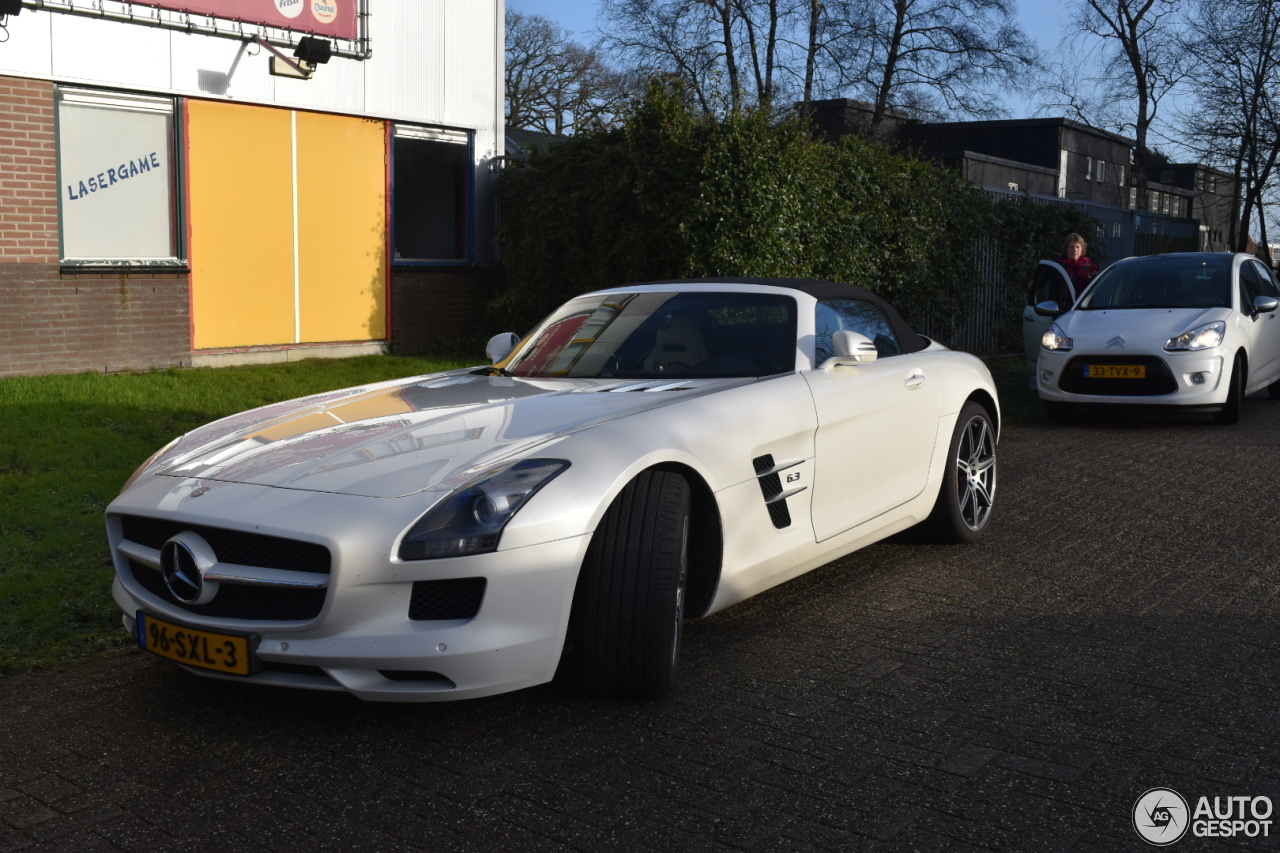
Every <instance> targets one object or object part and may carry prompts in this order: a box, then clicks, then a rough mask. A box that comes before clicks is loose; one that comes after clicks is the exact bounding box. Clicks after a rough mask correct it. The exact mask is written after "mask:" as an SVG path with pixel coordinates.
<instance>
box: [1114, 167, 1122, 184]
mask: <svg viewBox="0 0 1280 853" xmlns="http://www.w3.org/2000/svg"><path fill="white" fill-rule="evenodd" d="M1116 186H1118V187H1122V186H1124V166H1116Z"/></svg>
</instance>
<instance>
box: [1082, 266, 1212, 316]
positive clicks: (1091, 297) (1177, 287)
mask: <svg viewBox="0 0 1280 853" xmlns="http://www.w3.org/2000/svg"><path fill="white" fill-rule="evenodd" d="M1230 307H1231V257H1230V256H1229V255H1224V256H1219V255H1200V256H1195V255H1183V256H1171V257H1152V258H1143V259H1141V260H1136V261H1132V262H1128V263H1120V264H1116V265H1115V266H1113V267H1111V269H1109V270H1107V271H1106V272H1105V273H1103V274H1102V275H1101V276H1099V277H1098V280H1097V281H1096V282H1094V285H1093V287H1091V288H1089V292H1088V293H1086V294H1085V296H1084V298H1083V299H1081V300H1080V304H1079V305H1077V306H1076V308H1077V309H1079V310H1082V311H1100V310H1103V309H1107V308H1230Z"/></svg>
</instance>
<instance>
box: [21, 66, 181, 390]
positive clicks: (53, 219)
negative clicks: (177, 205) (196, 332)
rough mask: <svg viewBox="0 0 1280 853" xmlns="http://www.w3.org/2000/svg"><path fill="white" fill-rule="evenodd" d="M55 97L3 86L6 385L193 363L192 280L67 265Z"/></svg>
mask: <svg viewBox="0 0 1280 853" xmlns="http://www.w3.org/2000/svg"><path fill="white" fill-rule="evenodd" d="M53 95H54V91H53V84H52V83H48V82H45V81H40V80H21V79H16V78H10V77H0V341H3V346H0V377H5V376H18V375H23V374H36V373H74V372H78V371H87V370H102V371H116V370H128V369H145V368H150V367H168V366H172V365H178V364H190V363H191V316H190V297H189V289H190V288H189V282H188V277H187V275H185V274H173V273H164V274H151V273H140V274H124V275H121V274H118V273H113V274H96V273H72V272H63V270H62V268H61V267H60V266H59V261H60V258H59V251H58V183H57V181H58V178H57V174H58V173H57V148H56V144H55V139H54V97H53Z"/></svg>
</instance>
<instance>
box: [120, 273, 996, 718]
mask: <svg viewBox="0 0 1280 853" xmlns="http://www.w3.org/2000/svg"><path fill="white" fill-rule="evenodd" d="M489 355H490V358H491V359H492V360H493V362H494V363H493V364H492V365H490V366H486V367H481V368H479V369H468V370H456V371H450V372H447V373H438V374H433V375H430V376H417V377H413V378H411V379H402V380H397V381H394V382H384V383H380V384H377V385H370V386H366V387H361V388H350V389H347V390H344V391H336V392H333V393H327V394H320V395H316V396H313V397H307V398H304V399H301V400H294V401H290V402H286V403H279V404H276V405H272V406H266V407H264V408H261V409H256V410H254V411H251V412H246V413H244V414H241V415H235V416H233V417H230V418H226V419H223V420H220V421H217V422H215V423H212V424H209V425H207V426H204V427H201V428H200V429H197V430H195V431H193V432H190V433H188V434H187V435H184V436H181V437H180V438H178V439H176V440H175V441H173V442H172V443H171V444H169V445H168V446H167V447H165V448H163V449H161V450H160V451H159V452H157V453H156V454H155V456H153V457H152V458H151V459H149V460H147V462H145V463H144V464H143V465H142V466H141V467H140V468H139V469H138V471H137V472H136V473H135V474H134V475H133V477H132V478H130V480H129V482H128V483H127V484H126V485H125V487H124V490H123V491H122V492H121V494H120V496H119V497H118V498H117V499H116V500H115V501H113V502H112V504H111V505H110V506H109V507H108V508H107V530H108V534H109V537H110V544H111V553H112V555H113V557H114V560H115V567H116V580H115V583H114V587H113V593H114V597H115V600H116V602H117V603H118V604H119V606H120V607H121V609H122V610H123V611H124V624H125V627H126V628H127V629H128V630H129V631H130V632H132V634H133V635H134V636H135V637H136V639H137V642H138V644H139V645H140V646H141V647H142V648H144V649H146V650H148V651H150V652H153V653H155V654H157V655H161V656H163V657H165V658H168V659H170V660H172V661H175V662H176V663H177V664H179V665H181V666H183V667H185V668H186V669H188V670H190V671H191V672H193V673H197V674H200V675H207V676H213V677H219V678H228V679H241V680H244V681H248V682H253V683H260V684H273V685H284V686H290V687H299V688H311V689H317V690H341V691H348V692H350V693H352V694H354V695H356V696H359V697H361V698H364V699H374V700H398V701H435V700H447V699H463V698H469V697H477V696H486V695H490V694H494V693H500V692H503V691H508V690H516V689H519V688H522V687H528V686H530V685H535V684H540V683H543V682H547V681H549V680H551V678H552V677H553V676H554V675H555V674H556V672H557V669H558V668H560V669H561V670H562V672H563V673H564V676H563V677H564V678H566V679H572V680H573V681H575V682H576V683H577V684H579V685H581V686H582V687H584V688H586V689H589V690H594V691H598V692H602V693H606V694H610V695H619V696H639V697H657V696H662V695H664V694H666V693H667V692H668V691H669V690H670V689H671V688H672V686H673V684H674V683H675V678H676V668H677V662H678V658H679V653H680V636H681V623H682V620H684V619H687V618H696V617H701V616H706V615H707V614H710V613H715V612H716V611H718V610H722V609H724V608H726V607H729V606H730V605H732V604H734V603H735V602H738V601H742V600H743V599H745V598H747V597H748V596H751V595H754V594H756V593H758V592H760V591H762V590H765V589H768V588H769V587H772V586H774V585H776V584H780V583H782V582H784V581H786V580H788V579H790V578H793V577H796V576H797V575H799V574H801V573H803V572H807V571H809V570H810V569H813V568H815V567H817V566H821V565H823V564H824V563H827V562H829V561H831V560H834V559H836V558H838V557H841V556H843V555H845V554H848V553H850V552H851V551H854V550H856V549H858V548H861V547H863V546H864V545H868V544H870V543H873V542H876V541H878V540H880V539H884V538H885V537H887V536H890V535H892V534H894V533H897V532H899V531H902V530H905V529H907V528H909V527H913V526H915V525H922V527H923V529H924V530H926V531H927V532H928V533H929V534H930V536H931V537H933V538H935V539H941V540H949V541H961V542H965V541H972V540H974V539H976V538H977V537H979V536H981V535H982V534H983V533H984V532H985V531H986V530H987V528H988V526H989V524H990V521H991V512H992V506H993V499H994V497H995V492H996V443H997V439H998V432H999V424H1000V409H999V404H998V401H997V396H996V389H995V385H994V384H993V382H992V380H991V375H990V373H989V372H988V371H987V368H986V367H985V366H984V365H983V363H982V362H981V361H979V360H978V359H977V358H974V357H973V356H971V355H966V354H964V353H958V352H953V351H951V350H948V349H947V348H946V347H944V346H942V345H940V344H938V343H936V342H933V341H930V340H929V339H928V338H925V337H923V336H921V335H918V334H916V333H915V332H913V331H912V330H911V329H910V328H908V326H907V325H906V324H905V323H904V322H903V321H902V319H901V317H900V316H899V315H898V313H897V311H895V310H894V309H893V307H892V306H890V305H889V304H888V303H886V302H885V301H884V300H882V299H880V298H879V297H877V296H875V295H874V294H872V293H870V292H869V291H866V290H864V289H861V288H859V287H855V286H853V285H847V284H833V283H830V282H821V281H798V280H790V279H732V280H729V279H724V280H718V279H716V280H712V279H702V280H697V281H668V282H657V283H651V284H644V285H634V286H632V285H629V286H626V287H620V288H616V289H611V290H602V291H599V292H595V293H589V294H586V295H584V296H579V297H577V298H576V299H572V300H570V301H569V302H567V303H566V304H565V305H564V306H563V307H561V308H560V309H558V310H557V311H555V312H554V313H553V314H551V316H549V317H548V318H547V319H546V320H544V321H543V322H542V323H541V324H539V325H538V326H537V327H536V328H535V329H534V330H533V331H532V332H530V333H529V334H528V335H526V336H525V337H524V338H523V339H520V340H517V338H516V336H515V335H509V334H508V335H498V336H496V337H495V338H494V339H493V340H492V341H490V344H489Z"/></svg>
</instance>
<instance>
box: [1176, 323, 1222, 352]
mask: <svg viewBox="0 0 1280 853" xmlns="http://www.w3.org/2000/svg"><path fill="white" fill-rule="evenodd" d="M1226 335H1227V324H1226V322H1225V321H1223V320H1217V321H1216V322H1213V323H1205V324H1204V325H1203V326H1196V327H1195V328H1194V329H1192V330H1191V331H1189V332H1183V333H1182V334H1181V335H1178V336H1177V337H1176V338H1169V340H1167V341H1165V344H1164V348H1165V349H1166V350H1168V351H1170V352H1174V351H1175V350H1176V351H1179V352H1181V351H1188V352H1195V351H1196V350H1202V349H1212V348H1213V347H1216V346H1217V345H1218V344H1220V343H1222V339H1223V338H1224V337H1226Z"/></svg>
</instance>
